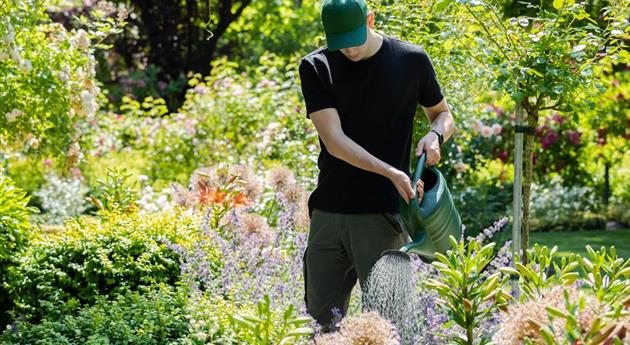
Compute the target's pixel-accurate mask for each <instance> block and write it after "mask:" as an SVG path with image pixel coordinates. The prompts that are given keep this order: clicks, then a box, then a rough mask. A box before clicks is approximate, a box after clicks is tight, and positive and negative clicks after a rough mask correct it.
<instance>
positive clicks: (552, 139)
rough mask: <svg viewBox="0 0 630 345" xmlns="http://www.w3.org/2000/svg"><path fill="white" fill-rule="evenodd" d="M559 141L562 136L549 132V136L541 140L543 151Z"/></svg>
mask: <svg viewBox="0 0 630 345" xmlns="http://www.w3.org/2000/svg"><path fill="white" fill-rule="evenodd" d="M558 139H560V136H559V135H558V133H556V132H554V131H553V130H549V131H548V132H547V135H546V136H544V137H543V138H542V139H541V140H540V143H541V144H542V147H543V149H545V150H546V149H548V148H549V147H550V146H551V145H553V144H555V143H556V142H557V141H558Z"/></svg>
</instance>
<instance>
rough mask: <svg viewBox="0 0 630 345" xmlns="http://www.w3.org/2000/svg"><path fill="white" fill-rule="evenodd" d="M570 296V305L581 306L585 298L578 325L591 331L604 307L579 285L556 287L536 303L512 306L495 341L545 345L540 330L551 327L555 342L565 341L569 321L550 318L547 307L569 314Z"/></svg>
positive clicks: (578, 315)
mask: <svg viewBox="0 0 630 345" xmlns="http://www.w3.org/2000/svg"><path fill="white" fill-rule="evenodd" d="M565 290H566V291H567V292H568V295H569V301H570V302H571V303H577V302H578V300H579V298H584V306H585V307H584V309H581V310H578V313H577V318H576V319H577V323H578V325H579V326H580V328H581V329H583V330H586V331H588V330H590V329H591V328H592V326H593V323H594V322H595V320H596V319H597V318H598V317H600V316H601V315H603V313H604V310H605V308H604V306H603V305H602V304H601V303H600V302H599V301H598V300H597V298H596V297H595V296H592V295H590V294H585V292H583V291H580V290H579V289H578V288H577V287H576V286H575V285H574V286H571V287H564V286H556V287H553V288H551V289H548V290H546V291H543V293H542V294H541V296H540V297H539V298H538V299H535V300H529V301H526V302H523V303H518V304H514V305H511V306H510V307H509V308H508V311H507V314H506V315H505V316H504V317H503V320H501V323H500V324H501V327H500V328H499V330H498V331H497V333H495V335H494V337H493V341H494V342H496V343H497V344H505V345H520V344H523V341H524V340H525V339H526V338H529V339H530V340H531V341H533V343H534V344H539V343H541V344H542V343H543V337H542V336H541V333H540V329H541V328H543V327H546V328H547V326H551V327H548V328H550V329H552V330H554V339H565V334H564V332H565V331H566V326H565V323H566V320H565V319H564V318H560V317H555V318H550V317H549V314H548V312H547V310H546V307H553V308H555V309H558V310H560V311H562V312H567V309H566V305H565V300H564V291H565Z"/></svg>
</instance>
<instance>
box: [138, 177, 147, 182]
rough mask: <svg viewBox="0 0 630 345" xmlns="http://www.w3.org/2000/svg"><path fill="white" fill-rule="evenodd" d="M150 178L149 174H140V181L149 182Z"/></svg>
mask: <svg viewBox="0 0 630 345" xmlns="http://www.w3.org/2000/svg"><path fill="white" fill-rule="evenodd" d="M148 180H149V176H147V175H138V182H140V183H144V182H147V181H148Z"/></svg>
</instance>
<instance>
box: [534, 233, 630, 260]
mask: <svg viewBox="0 0 630 345" xmlns="http://www.w3.org/2000/svg"><path fill="white" fill-rule="evenodd" d="M529 241H530V243H532V244H533V243H538V244H539V245H545V246H547V247H549V248H551V247H553V246H558V251H559V253H560V254H561V255H567V254H569V253H570V252H572V253H576V254H585V253H586V250H585V249H584V248H585V247H586V245H590V246H591V247H593V249H599V248H600V247H602V246H605V247H606V248H608V247H610V246H611V245H614V246H615V248H616V250H617V255H619V256H621V257H623V258H630V229H624V230H589V231H567V232H534V233H531V234H530V239H529Z"/></svg>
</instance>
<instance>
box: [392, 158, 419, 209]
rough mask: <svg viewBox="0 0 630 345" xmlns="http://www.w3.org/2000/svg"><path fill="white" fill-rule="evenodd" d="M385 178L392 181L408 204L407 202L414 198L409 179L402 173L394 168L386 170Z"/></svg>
mask: <svg viewBox="0 0 630 345" xmlns="http://www.w3.org/2000/svg"><path fill="white" fill-rule="evenodd" d="M387 173H388V174H387V177H389V179H390V180H391V181H392V183H393V184H394V186H396V189H397V190H398V193H399V194H400V196H401V197H402V198H403V200H405V203H407V204H409V201H410V200H411V199H413V197H414V196H415V191H414V189H413V188H412V187H411V179H410V178H409V176H407V174H405V173H404V172H403V171H401V170H398V169H396V168H394V167H390V168H389V169H388V170H387Z"/></svg>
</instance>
